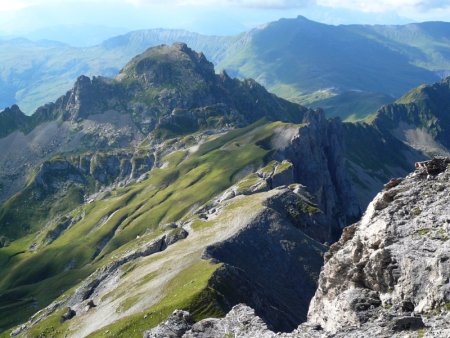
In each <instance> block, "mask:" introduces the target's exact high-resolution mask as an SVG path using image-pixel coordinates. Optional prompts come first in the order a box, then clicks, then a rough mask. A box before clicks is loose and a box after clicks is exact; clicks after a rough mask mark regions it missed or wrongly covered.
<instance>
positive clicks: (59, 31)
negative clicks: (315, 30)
mask: <svg viewBox="0 0 450 338" xmlns="http://www.w3.org/2000/svg"><path fill="white" fill-rule="evenodd" d="M298 15H303V16H306V17H307V18H309V19H311V20H315V21H319V22H323V23H329V24H351V23H358V24H361V23H364V24H405V23H409V22H422V21H449V20H450V0H0V37H2V38H10V37H17V36H23V37H27V38H31V39H34V40H38V39H50V40H59V41H63V42H66V43H71V44H74V45H89V44H94V43H97V42H100V41H101V40H103V39H105V38H107V37H110V36H114V35H117V34H121V33H125V32H128V31H131V30H137V29H150V28H171V29H186V30H190V31H194V32H198V33H203V34H210V35H232V34H237V33H240V32H243V31H246V30H249V29H251V28H253V27H256V26H259V25H261V24H264V23H267V22H270V21H275V20H278V19H280V18H292V17H297V16H298Z"/></svg>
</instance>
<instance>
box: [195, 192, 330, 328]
mask: <svg viewBox="0 0 450 338" xmlns="http://www.w3.org/2000/svg"><path fill="white" fill-rule="evenodd" d="M278 190H279V192H277V193H276V194H275V195H274V196H273V197H271V198H269V199H268V200H267V201H266V202H265V205H266V207H265V208H264V209H263V210H262V211H261V212H260V213H259V215H257V216H256V217H255V218H254V220H252V222H250V223H249V224H247V225H246V226H245V228H244V229H242V230H241V231H239V232H238V233H237V234H235V235H234V236H232V237H230V238H229V239H227V240H225V241H222V242H219V243H217V244H214V245H211V246H209V247H207V248H206V250H205V252H204V254H203V257H204V258H207V259H209V258H212V259H214V261H217V262H222V263H224V266H223V268H222V269H219V270H218V272H217V273H216V274H215V275H214V277H213V279H212V281H211V283H212V286H213V288H214V289H215V290H217V291H218V292H219V293H220V294H223V295H224V302H225V303H226V304H228V305H230V306H229V307H231V306H232V305H235V304H236V303H239V302H245V303H247V304H248V305H250V306H251V307H253V308H254V309H255V310H256V313H258V315H259V316H261V317H262V318H263V319H264V320H265V321H266V322H267V323H268V325H269V326H270V327H271V328H274V329H276V330H283V331H290V330H292V329H294V328H295V327H296V326H297V325H298V324H299V323H301V322H302V321H304V320H305V319H306V313H307V309H308V304H309V301H310V299H311V297H312V295H313V293H314V291H315V289H316V282H317V278H318V272H319V270H320V267H321V265H322V262H323V260H322V254H323V252H324V251H325V249H326V248H325V246H323V245H321V244H320V243H319V242H318V241H316V240H314V238H311V237H309V236H308V235H306V234H305V230H306V229H308V228H310V227H316V228H327V227H328V224H327V219H326V218H324V217H323V215H322V214H321V213H317V214H315V215H313V216H311V217H309V216H305V217H302V216H301V215H302V214H303V213H302V211H300V210H299V206H301V205H302V203H304V202H303V200H302V198H305V197H304V196H302V195H301V194H296V193H294V192H293V191H291V190H290V189H288V188H280V189H278ZM291 207H292V208H291ZM294 211H295V212H298V214H293V213H292V212H294Z"/></svg>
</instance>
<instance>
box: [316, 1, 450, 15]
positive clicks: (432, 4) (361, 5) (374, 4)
mask: <svg viewBox="0 0 450 338" xmlns="http://www.w3.org/2000/svg"><path fill="white" fill-rule="evenodd" d="M316 3H317V4H318V5H321V6H324V7H332V8H346V9H353V10H360V11H363V12H369V13H381V12H387V11H402V10H406V11H417V10H431V9H436V8H448V7H450V3H449V2H448V0H376V1H374V0H316Z"/></svg>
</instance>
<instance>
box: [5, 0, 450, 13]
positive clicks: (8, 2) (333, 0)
mask: <svg viewBox="0 0 450 338" xmlns="http://www.w3.org/2000/svg"><path fill="white" fill-rule="evenodd" d="M68 2H72V3H75V2H85V3H89V2H95V3H104V4H105V5H114V4H128V5H133V6H167V7H173V6H230V7H247V8H282V9H295V8H305V7H310V6H314V5H319V6H323V7H327V8H335V9H339V8H344V9H350V10H355V11H363V12H367V13H383V12H388V11H390V12H402V11H407V12H416V13H421V12H424V11H425V12H426V11H432V10H435V9H448V8H450V1H449V0H0V12H1V11H3V12H4V11H19V10H21V9H24V8H27V7H31V6H46V5H52V4H55V5H59V6H63V5H64V4H67V3H68Z"/></svg>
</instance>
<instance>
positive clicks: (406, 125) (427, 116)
mask: <svg viewBox="0 0 450 338" xmlns="http://www.w3.org/2000/svg"><path fill="white" fill-rule="evenodd" d="M344 125H345V133H344V135H345V137H344V138H345V144H346V147H345V149H346V153H347V154H346V157H347V160H348V167H349V170H350V173H351V176H352V177H353V181H354V184H355V185H354V187H355V190H356V191H357V194H358V198H359V200H360V201H362V205H363V206H364V205H367V203H369V201H370V199H368V197H370V196H374V194H375V193H376V191H377V190H379V189H381V187H382V186H383V184H384V183H385V182H386V181H387V180H389V179H390V178H392V177H396V176H403V175H405V174H406V173H408V170H410V168H411V165H412V164H413V162H415V161H420V160H424V159H426V158H427V157H431V156H449V155H450V138H449V135H450V129H449V128H450V77H448V78H446V79H444V80H442V81H440V82H437V83H434V84H431V85H422V86H419V87H418V88H415V89H413V90H411V91H410V92H408V93H407V94H405V95H404V96H402V97H401V98H400V99H398V100H397V101H396V102H395V103H392V104H388V105H385V106H383V107H382V108H380V109H379V110H378V111H377V112H376V113H375V114H373V115H372V116H371V117H370V118H369V119H368V121H366V122H359V123H345V124H344Z"/></svg>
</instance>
